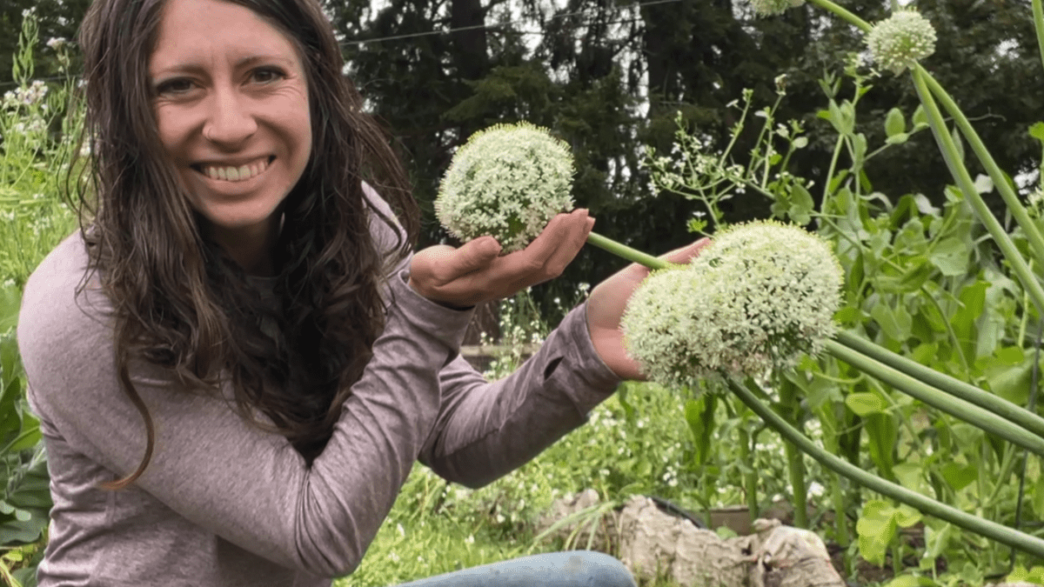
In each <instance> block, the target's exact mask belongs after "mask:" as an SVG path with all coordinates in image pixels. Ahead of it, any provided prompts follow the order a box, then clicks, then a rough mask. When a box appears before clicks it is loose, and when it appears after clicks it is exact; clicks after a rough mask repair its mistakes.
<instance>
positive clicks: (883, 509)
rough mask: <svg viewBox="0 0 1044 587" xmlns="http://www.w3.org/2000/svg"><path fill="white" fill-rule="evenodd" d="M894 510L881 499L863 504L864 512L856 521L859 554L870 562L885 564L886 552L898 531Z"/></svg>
mask: <svg viewBox="0 0 1044 587" xmlns="http://www.w3.org/2000/svg"><path fill="white" fill-rule="evenodd" d="M893 512H894V508H893V507H892V506H891V505H890V504H888V503H887V502H883V501H880V500H871V501H868V502H867V503H866V505H864V506H863V513H862V515H860V516H859V520H858V521H857V522H856V533H857V534H858V535H859V554H861V555H862V557H863V558H864V559H866V561H867V562H869V563H872V564H876V565H883V564H884V561H885V552H886V551H887V549H888V545H889V544H891V542H892V540H893V539H894V538H895V536H896V532H897V526H896V523H895V518H894V516H893V515H892V513H893Z"/></svg>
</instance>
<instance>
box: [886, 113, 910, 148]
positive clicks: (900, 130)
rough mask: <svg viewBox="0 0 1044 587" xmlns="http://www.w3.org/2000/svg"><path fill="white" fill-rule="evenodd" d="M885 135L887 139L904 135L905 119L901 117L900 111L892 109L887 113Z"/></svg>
mask: <svg viewBox="0 0 1044 587" xmlns="http://www.w3.org/2000/svg"><path fill="white" fill-rule="evenodd" d="M885 133H887V135H888V138H889V139H891V138H892V137H894V136H896V135H898V134H905V133H906V118H904V117H903V111H902V110H900V109H898V108H892V109H891V110H889V111H888V116H886V117H885ZM904 140H905V139H904Z"/></svg>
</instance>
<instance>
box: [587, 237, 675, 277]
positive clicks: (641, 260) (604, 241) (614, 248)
mask: <svg viewBox="0 0 1044 587" xmlns="http://www.w3.org/2000/svg"><path fill="white" fill-rule="evenodd" d="M587 242H588V243H590V244H592V245H594V246H596V247H598V248H600V249H603V250H605V251H609V252H610V253H612V254H614V255H616V256H617V257H620V258H622V259H625V260H627V261H630V262H632V263H638V264H639V265H644V266H646V267H648V268H649V269H652V270H656V269H667V268H668V267H674V266H675V265H674V263H668V262H667V261H664V260H663V259H657V258H656V257H653V256H652V255H649V254H647V253H643V252H641V251H639V250H638V249H632V248H631V247H629V246H627V245H625V244H623V243H618V242H616V241H614V240H612V239H610V238H606V237H604V236H602V235H600V234H597V233H594V232H592V233H589V234H588V235H587Z"/></svg>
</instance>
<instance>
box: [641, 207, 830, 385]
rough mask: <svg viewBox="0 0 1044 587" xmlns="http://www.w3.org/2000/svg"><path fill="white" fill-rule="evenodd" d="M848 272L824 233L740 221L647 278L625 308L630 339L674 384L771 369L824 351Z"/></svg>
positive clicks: (650, 371) (653, 372)
mask: <svg viewBox="0 0 1044 587" xmlns="http://www.w3.org/2000/svg"><path fill="white" fill-rule="evenodd" d="M842 280H843V271H842V269H841V266H840V264H839V263H838V261H837V258H836V257H834V255H833V253H832V251H831V250H830V247H829V245H827V244H826V243H825V242H824V241H822V240H821V239H819V238H818V237H816V236H815V235H812V234H810V233H808V232H806V231H804V230H802V229H800V228H797V227H794V226H786V225H783V224H780V223H777V222H772V221H764V222H753V223H750V224H745V225H740V226H735V227H733V228H730V229H728V230H725V231H723V232H722V233H719V234H718V235H716V236H715V238H714V241H713V242H712V244H711V245H710V246H709V247H707V248H706V249H704V250H703V251H702V252H701V253H700V255H699V256H698V257H697V258H696V259H694V260H693V261H692V262H691V263H690V264H689V265H688V266H686V267H684V268H673V269H666V270H662V271H657V272H655V273H653V274H652V275H651V276H649V277H648V278H647V279H646V280H645V281H644V282H643V283H642V285H641V286H640V287H639V288H638V290H637V291H636V292H635V293H634V295H633V296H632V297H631V300H630V301H629V302H628V306H627V310H626V312H625V313H624V316H623V320H622V324H621V327H622V329H623V332H624V337H625V344H626V346H627V350H628V353H629V354H630V355H631V356H632V357H634V358H635V359H636V360H637V361H638V362H639V363H640V364H641V365H642V370H643V371H644V372H645V374H646V375H647V376H648V377H649V378H650V379H651V380H653V381H655V382H657V383H660V384H662V385H666V386H671V387H675V386H688V387H694V386H695V384H696V383H697V381H699V380H700V379H705V378H715V377H718V376H721V375H738V376H762V375H764V374H765V373H766V372H767V371H769V370H771V369H780V368H786V367H789V366H792V365H793V363H794V362H795V361H796V360H797V359H798V358H799V357H800V355H801V354H802V353H812V354H816V353H818V352H819V351H820V350H821V349H822V346H823V341H824V340H826V339H828V338H830V337H832V336H833V335H834V332H835V325H834V323H833V319H832V318H833V314H834V312H835V311H836V310H837V308H838V307H839V305H840V302H841V296H840V288H841V285H842Z"/></svg>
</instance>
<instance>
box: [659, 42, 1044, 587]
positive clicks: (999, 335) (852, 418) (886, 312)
mask: <svg viewBox="0 0 1044 587" xmlns="http://www.w3.org/2000/svg"><path fill="white" fill-rule="evenodd" d="M845 78H846V79H847V80H849V81H850V82H851V85H852V91H851V95H850V97H848V98H843V97H842V91H841V88H842V84H841V83H839V82H840V81H841V80H840V79H838V78H836V77H834V76H832V75H829V74H828V75H827V76H826V77H825V78H824V79H823V80H821V84H820V85H821V87H822V88H823V90H824V92H825V93H826V107H825V108H823V109H821V110H820V111H819V112H818V118H820V119H821V120H823V121H825V122H826V123H829V125H830V128H831V129H832V130H833V132H834V133H835V138H834V140H833V149H832V157H831V158H830V160H829V162H830V165H829V168H828V173H827V176H826V181H824V182H822V183H820V184H818V185H817V182H815V181H813V180H811V179H809V178H806V177H802V176H800V175H799V174H798V173H795V168H794V167H793V166H792V165H791V164H790V160H791V157H792V155H793V154H794V153H795V152H796V151H797V149H796V148H795V140H796V137H803V135H802V132H803V130H802V129H801V127H800V126H799V125H797V124H795V123H792V122H790V121H786V122H777V116H778V113H779V111H780V105H781V104H782V98H783V96H782V95H780V96H778V97H777V99H776V101H775V103H774V104H773V105H772V106H770V107H766V108H763V109H761V110H756V108H755V107H754V106H752V103H751V101H752V94H751V93H750V92H746V93H744V97H743V100H742V102H741V104H738V105H737V108H738V109H739V111H740V116H739V118H738V120H739V123H738V124H737V125H736V127H735V128H734V133H736V134H738V133H740V132H744V131H745V132H754V133H757V136H758V142H757V144H756V148H755V149H754V150H753V152H752V153H751V154H750V156H749V162H748V163H747V164H746V165H741V164H740V161H739V160H737V159H736V157H735V156H733V155H731V153H730V151H729V150H728V149H726V150H724V151H715V150H714V148H713V146H710V145H707V146H705V143H704V142H702V141H700V140H694V139H693V137H694V136H695V132H696V131H693V130H690V129H689V128H687V127H686V126H685V125H683V124H682V123H680V122H679V124H678V130H677V136H678V140H677V142H676V147H675V150H674V152H673V154H672V155H670V156H659V155H657V153H656V152H654V151H652V152H650V155H649V158H648V159H647V165H648V166H649V167H650V169H651V170H652V173H653V181H654V182H658V183H659V185H661V186H663V187H664V188H665V189H669V190H670V191H672V192H674V193H676V194H679V195H682V196H684V197H686V198H689V199H692V200H694V201H697V202H699V203H700V204H701V205H702V206H703V207H704V208H705V209H706V210H707V211H708V214H709V216H710V218H711V219H713V220H714V223H715V225H720V224H722V223H723V222H724V219H725V215H724V214H722V213H721V212H720V205H721V203H722V202H726V201H728V200H729V199H730V198H732V197H733V196H734V194H735V193H737V192H738V191H751V192H754V193H758V194H761V195H762V196H764V197H765V198H766V199H767V200H769V202H770V209H771V212H772V214H773V215H774V216H775V217H777V218H780V219H784V220H789V221H792V222H797V223H802V224H804V223H810V224H812V225H813V226H815V228H816V230H817V231H818V232H819V234H820V235H822V236H824V237H825V238H828V239H829V240H830V241H832V242H833V243H834V247H835V250H836V253H837V255H838V257H839V259H840V260H841V263H842V265H843V266H844V269H845V274H846V281H845V294H844V297H845V304H844V307H843V308H842V309H841V310H840V311H839V312H838V313H837V314H836V319H837V320H838V321H839V322H840V323H841V324H842V325H843V326H844V328H846V329H847V330H848V331H850V332H853V333H856V334H858V335H859V336H862V337H865V338H866V339H868V340H872V341H875V342H876V343H878V344H880V345H882V346H884V347H886V348H888V349H890V350H892V351H896V352H899V353H901V354H904V355H906V356H909V357H912V358H914V359H916V360H917V362H919V363H921V364H925V365H929V366H931V367H932V368H933V369H935V370H937V371H940V372H943V373H947V374H950V375H952V376H954V377H957V378H958V379H961V380H964V381H969V382H972V383H974V384H975V385H978V386H981V387H983V388H986V389H989V390H991V391H993V392H994V393H996V394H997V395H1000V396H1002V397H1005V398H1007V399H1010V400H1011V401H1014V402H1016V403H1018V404H1020V405H1025V404H1026V402H1027V400H1028V395H1029V389H1030V376H1031V375H1032V371H1033V367H1034V363H1035V361H1036V358H1035V357H1036V356H1037V355H1036V354H1035V353H1034V352H1032V349H1027V348H1026V347H1027V346H1029V345H1030V343H1031V341H1030V340H1029V339H1028V337H1027V335H1026V332H1027V328H1028V326H1029V325H1030V324H1035V323H1036V321H1037V320H1039V316H1038V315H1037V312H1036V310H1035V308H1034V307H1033V306H1032V304H1030V303H1029V302H1028V300H1027V298H1026V296H1025V294H1024V292H1023V290H1022V288H1021V287H1020V286H1019V285H1018V284H1017V283H1016V281H1015V280H1013V278H1012V277H1011V275H1010V268H1009V266H1008V264H1007V263H1004V262H1002V261H1000V260H999V259H998V257H997V255H996V253H995V252H994V250H993V246H992V243H991V242H990V241H989V240H988V238H986V237H984V230H983V228H982V225H981V224H980V223H979V221H978V219H977V218H976V216H975V215H974V214H973V213H972V209H971V207H970V206H969V204H968V203H967V202H965V201H964V198H963V197H962V195H961V193H960V192H959V191H958V190H956V189H955V188H952V187H945V186H940V189H939V194H938V195H936V194H922V193H918V192H909V193H902V195H899V196H898V197H896V196H894V195H890V194H887V193H885V192H882V191H880V190H879V189H878V188H877V187H876V185H877V184H876V181H873V180H872V177H873V175H872V174H871V173H870V172H869V171H868V170H870V169H872V162H873V161H875V160H876V159H878V158H881V157H885V156H886V155H889V153H890V152H891V151H902V152H904V153H907V152H909V151H910V150H911V149H913V148H915V144H916V141H915V140H914V139H915V138H916V135H918V133H920V132H921V131H923V130H925V129H926V128H927V124H926V117H925V114H924V111H923V110H922V109H920V108H918V109H916V110H914V111H913V112H910V111H909V110H905V111H904V109H903V108H900V107H892V108H888V109H885V110H881V111H880V112H881V114H880V118H878V120H880V122H879V123H878V124H879V128H881V129H882V130H883V133H881V134H880V135H879V136H880V143H874V142H872V140H871V138H872V135H870V134H868V133H865V132H862V131H861V130H860V129H861V128H864V127H867V124H866V123H865V122H863V121H862V120H861V117H860V114H859V113H860V110H861V107H862V105H863V102H864V100H865V99H866V97H868V96H871V95H872V92H871V89H872V87H873V86H871V82H873V84H874V85H875V86H876V85H877V84H878V82H879V80H878V79H877V78H874V77H872V76H870V75H867V74H866V73H864V72H862V71H861V70H860V68H859V66H858V63H857V62H856V61H855V60H850V61H849V62H848V65H847V67H846V68H845ZM788 98H789V97H788ZM750 111H756V113H757V115H758V117H759V118H760V119H761V120H760V121H758V124H756V125H754V127H753V128H745V125H748V126H749V125H750V124H751V123H750V120H752V119H751V118H749V117H748V116H747V112H750ZM908 121H910V122H908ZM694 161H696V162H699V164H700V167H701V169H700V172H699V173H691V172H689V171H688V170H689V169H690V168H691V167H692V162H694ZM797 186H800V187H801V188H803V189H804V191H805V192H810V191H812V190H815V191H817V192H820V194H821V195H820V196H819V198H818V200H819V206H818V210H817V209H815V207H814V206H811V205H810V204H809V199H806V198H805V197H804V195H803V194H800V195H798V196H797V197H795V194H798V190H797V189H796V188H797ZM975 187H976V189H977V190H978V191H979V192H980V193H984V194H988V193H990V192H991V190H992V189H993V183H992V182H991V181H989V179H988V178H985V177H980V178H979V179H978V180H977V181H976V183H975ZM943 188H945V189H943ZM939 196H942V198H943V203H942V204H941V205H936V204H934V203H933V201H936V200H938V199H939ZM1035 218H1036V220H1035V222H1037V223H1039V222H1040V215H1039V211H1038V212H1037V216H1036V217H1035ZM1010 233H1011V235H1012V238H1013V239H1014V241H1015V244H1016V246H1017V247H1018V248H1019V249H1020V250H1023V251H1025V250H1026V247H1027V243H1026V240H1025V236H1024V235H1023V234H1022V232H1021V231H1020V230H1017V229H1013V230H1011V231H1010ZM1037 270H1038V272H1039V268H1038V269H1037ZM786 379H787V384H788V385H789V384H795V385H797V386H798V387H799V388H800V389H801V390H802V392H803V393H802V394H803V396H804V397H805V398H806V400H805V402H804V405H803V406H802V411H801V412H800V413H797V414H793V413H791V412H788V411H786V407H785V406H786V404H785V402H784V401H783V400H782V399H775V398H773V397H771V396H770V397H768V398H767V399H769V400H771V401H775V402H782V403H777V406H778V407H777V409H779V410H783V411H781V413H790V416H789V417H788V418H789V419H790V420H791V422H792V423H795V424H798V425H800V424H801V423H802V422H806V421H807V422H808V425H807V426H811V425H815V428H818V429H819V430H820V431H821V434H822V440H823V443H824V446H826V447H827V448H828V450H830V451H831V452H834V453H835V454H838V455H841V456H843V457H844V458H846V459H848V460H849V461H850V462H852V463H853V464H855V465H857V466H859V467H860V468H863V469H869V470H872V471H874V472H876V474H878V475H880V476H881V477H883V478H885V479H889V480H892V481H894V482H896V483H898V484H900V485H902V486H903V487H906V488H908V489H911V490H914V491H918V492H920V493H924V494H928V495H931V496H932V497H934V498H935V499H938V500H940V501H942V502H944V503H948V504H951V505H953V506H955V507H958V508H959V509H963V510H965V511H974V512H977V513H978V514H980V515H982V516H983V517H985V518H987V519H992V520H996V521H999V522H1001V523H1002V524H1009V525H1010V524H1012V523H1013V520H1014V514H1015V509H1016V508H1015V501H1016V497H1017V496H1016V489H1015V488H1017V487H1018V482H1019V473H1018V470H1017V468H1016V467H1015V463H1016V460H1017V459H1016V458H1015V457H1016V455H1017V454H1018V453H1017V451H1015V450H1014V449H1012V448H1011V447H1010V446H1007V445H1005V444H1002V443H1000V442H998V441H997V440H996V439H994V438H991V437H990V436H989V435H986V434H984V433H983V432H982V431H980V430H978V429H977V428H974V427H972V426H970V425H968V424H965V423H964V422H962V421H961V420H959V419H956V418H952V417H950V416H946V415H943V414H940V413H938V412H936V411H935V410H934V409H931V408H928V407H927V406H925V405H923V404H921V403H920V402H919V401H916V400H913V399H912V398H910V397H908V396H906V395H904V394H901V393H897V392H896V391H895V390H893V389H891V388H890V387H889V386H887V385H885V384H882V383H879V382H877V381H875V380H873V379H871V378H869V377H867V376H866V375H864V374H862V373H861V372H859V371H857V370H855V369H853V368H852V367H850V366H849V365H847V364H845V363H842V362H839V361H837V360H835V359H832V358H828V357H818V358H815V359H814V360H813V359H812V358H810V359H808V360H806V361H804V362H803V363H802V365H801V366H800V367H799V369H797V370H796V371H795V372H794V373H791V374H788V375H787V376H786ZM810 418H811V419H810ZM807 426H806V427H807ZM791 473H792V477H791V478H792V480H794V482H795V485H794V487H795V488H797V487H798V485H797V481H796V478H795V477H794V476H793V475H794V473H795V471H794V470H792V472H791ZM1026 475H1027V479H1026V480H1027V486H1028V487H1029V488H1030V489H1028V491H1027V498H1026V499H1027V500H1028V501H1029V502H1035V501H1039V500H1040V499H1042V498H1040V497H1039V496H1038V495H1037V491H1038V487H1039V486H1040V479H1041V475H1040V471H1039V470H1037V469H1032V468H1031V469H1030V470H1029V471H1028V472H1027V473H1026ZM829 483H830V484H831V486H832V487H831V494H832V496H833V505H834V507H835V509H836V511H845V512H848V513H849V514H850V515H853V516H858V523H857V524H856V528H855V529H856V533H857V536H858V542H857V543H856V546H855V548H857V549H858V551H859V552H860V554H861V555H862V556H863V557H864V558H865V559H867V560H870V561H873V562H877V563H879V564H883V563H884V562H885V554H886V552H888V551H889V549H891V555H892V558H893V565H896V567H897V568H898V566H899V564H900V563H899V561H898V560H897V559H900V558H901V551H902V548H903V542H902V541H901V540H899V538H898V537H899V532H898V529H899V528H901V527H903V526H904V525H905V524H909V523H913V522H921V523H923V524H924V526H925V528H926V530H925V532H926V533H927V534H928V535H929V536H930V537H931V539H930V540H929V543H928V545H927V546H926V549H925V551H924V553H923V556H924V557H926V558H925V559H923V560H925V561H926V563H931V564H929V565H928V566H926V567H925V569H927V570H930V571H933V572H934V570H935V567H934V560H935V558H937V557H939V556H945V558H946V560H947V564H948V565H949V567H950V568H951V569H961V570H960V571H957V570H955V571H953V574H952V576H954V577H956V576H957V575H961V574H962V573H965V571H966V570H967V569H964V567H963V566H962V565H964V564H965V563H968V564H970V565H971V568H973V569H977V570H976V572H977V573H978V574H979V575H981V574H983V573H984V572H992V571H995V570H996V569H997V568H998V567H999V566H1000V565H1003V564H1004V563H1003V562H1002V561H1003V560H1004V559H1003V558H1001V557H1006V556H1007V555H1006V553H1005V554H1002V552H1001V551H1000V550H999V549H998V548H997V547H996V546H995V545H991V544H989V543H988V542H985V541H983V540H981V539H979V538H978V537H975V536H972V535H967V534H963V533H962V532H960V531H958V530H956V529H954V528H952V527H951V526H949V525H948V524H945V523H942V522H940V521H938V520H934V519H925V520H919V519H917V520H914V519H913V518H912V517H910V516H908V515H907V513H908V512H907V513H904V510H903V509H902V508H903V507H905V506H901V507H899V508H897V507H895V506H894V505H892V504H891V503H888V502H881V501H878V500H872V501H870V502H867V503H866V504H864V506H863V507H862V508H861V509H854V508H856V507H857V506H858V504H859V502H860V500H861V496H860V495H859V493H858V492H854V491H849V492H848V493H845V491H844V490H843V489H842V487H841V486H840V480H838V479H832V480H830V481H829ZM795 499H796V500H797V498H795ZM1041 503H1042V504H1044V502H1041ZM1041 509H1044V505H1042V506H1041V507H1040V508H1035V509H1034V512H1033V513H1034V515H1036V516H1039V512H1040V510H1041ZM857 511H858V512H859V513H858V514H856V513H855V512H857ZM840 519H841V520H842V521H841V523H840V524H839V525H838V527H837V528H836V529H835V537H836V538H837V539H838V540H839V542H842V543H843V542H844V541H845V540H846V538H845V536H847V534H848V530H849V529H848V528H846V527H845V526H847V524H846V523H845V522H844V517H843V516H842V517H840ZM1037 519H1040V518H1033V519H1027V516H1026V514H1025V510H1024V511H1023V515H1022V520H1021V523H1023V524H1026V523H1033V522H1034V521H1035V520H1037ZM983 549H985V552H986V555H985V556H983V555H982V554H973V553H978V552H980V551H982V550H983ZM962 576H963V575H962ZM910 584H917V583H910ZM925 584H929V583H925ZM930 584H935V583H930Z"/></svg>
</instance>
